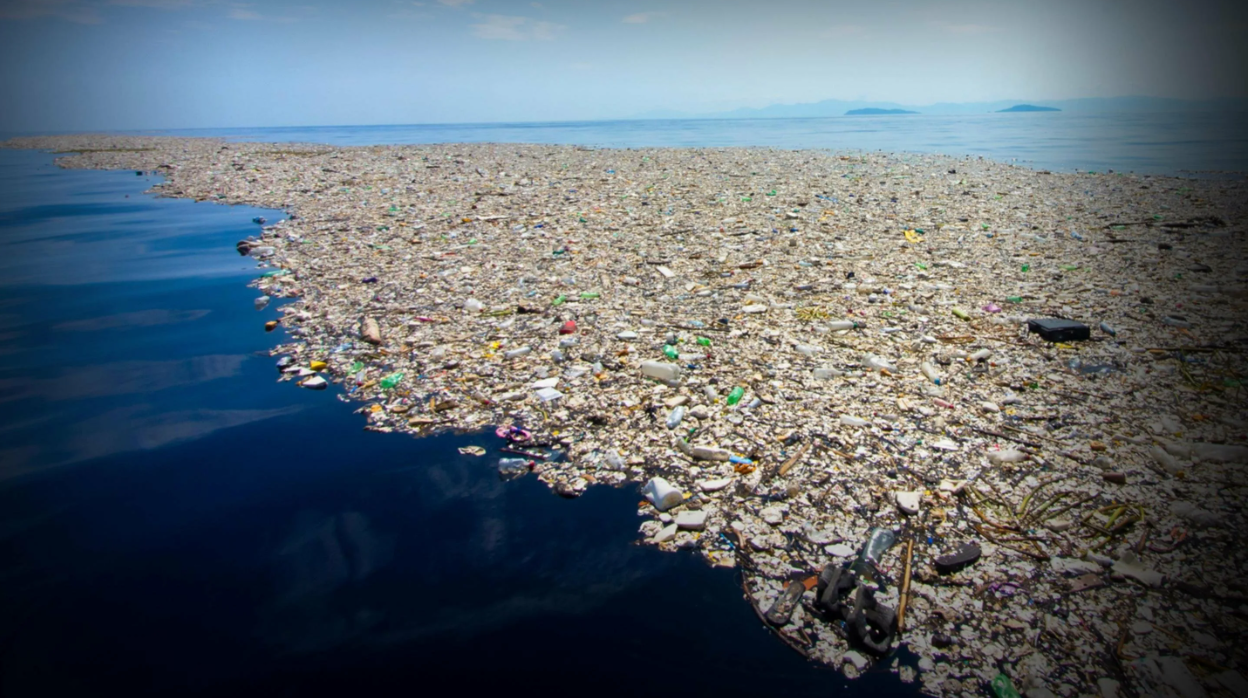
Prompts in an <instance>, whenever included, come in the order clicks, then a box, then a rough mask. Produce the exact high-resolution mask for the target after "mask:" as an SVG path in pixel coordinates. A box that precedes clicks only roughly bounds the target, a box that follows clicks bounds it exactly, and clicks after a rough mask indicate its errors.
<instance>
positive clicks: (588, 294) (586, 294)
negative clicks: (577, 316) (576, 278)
mask: <svg viewBox="0 0 1248 698" xmlns="http://www.w3.org/2000/svg"><path fill="white" fill-rule="evenodd" d="M601 296H602V294H601V293H598V292H597V291H582V292H581V298H584V299H585V300H587V301H588V300H593V299H595V298H599V297H601Z"/></svg>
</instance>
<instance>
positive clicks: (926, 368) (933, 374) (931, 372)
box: [919, 361, 944, 385]
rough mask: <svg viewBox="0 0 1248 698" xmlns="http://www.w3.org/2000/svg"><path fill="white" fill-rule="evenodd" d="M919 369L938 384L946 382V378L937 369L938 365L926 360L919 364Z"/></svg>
mask: <svg viewBox="0 0 1248 698" xmlns="http://www.w3.org/2000/svg"><path fill="white" fill-rule="evenodd" d="M919 371H921V372H922V373H923V376H924V377H926V378H927V379H928V380H929V381H931V382H933V383H935V384H936V385H941V384H942V383H943V382H944V378H943V377H942V376H941V375H940V372H939V371H937V370H936V367H935V366H933V365H931V364H930V363H928V362H926V361H924V362H923V363H921V364H919Z"/></svg>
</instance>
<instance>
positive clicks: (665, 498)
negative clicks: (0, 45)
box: [641, 477, 685, 511]
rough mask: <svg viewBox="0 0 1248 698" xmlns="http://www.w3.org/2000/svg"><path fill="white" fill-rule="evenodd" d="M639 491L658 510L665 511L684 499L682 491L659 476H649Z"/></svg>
mask: <svg viewBox="0 0 1248 698" xmlns="http://www.w3.org/2000/svg"><path fill="white" fill-rule="evenodd" d="M641 493H642V494H643V495H645V497H646V499H647V500H649V502H650V503H651V504H653V505H654V508H655V509H658V510H659V511H667V510H668V509H671V508H672V507H674V506H676V505H677V504H680V503H681V502H683V501H685V495H684V493H682V492H681V491H680V489H678V488H676V487H673V486H672V483H670V482H668V481H667V480H664V479H663V478H661V477H655V478H651V479H650V481H649V482H647V483H646V486H645V487H643V488H642V489H641Z"/></svg>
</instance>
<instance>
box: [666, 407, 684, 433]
mask: <svg viewBox="0 0 1248 698" xmlns="http://www.w3.org/2000/svg"><path fill="white" fill-rule="evenodd" d="M685 412H686V410H685V406H684V405H679V406H677V407H676V409H674V410H672V411H671V412H669V413H668V415H667V428H668V429H675V428H676V427H678V426H680V423H681V422H683V421H685Z"/></svg>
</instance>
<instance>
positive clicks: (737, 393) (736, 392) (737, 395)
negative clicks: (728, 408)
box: [728, 385, 745, 405]
mask: <svg viewBox="0 0 1248 698" xmlns="http://www.w3.org/2000/svg"><path fill="white" fill-rule="evenodd" d="M743 395H745V388H742V387H741V386H739V385H738V386H736V387H735V388H733V389H732V391H731V392H729V393H728V404H729V405H735V404H737V403H738V402H741V396H743Z"/></svg>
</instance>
